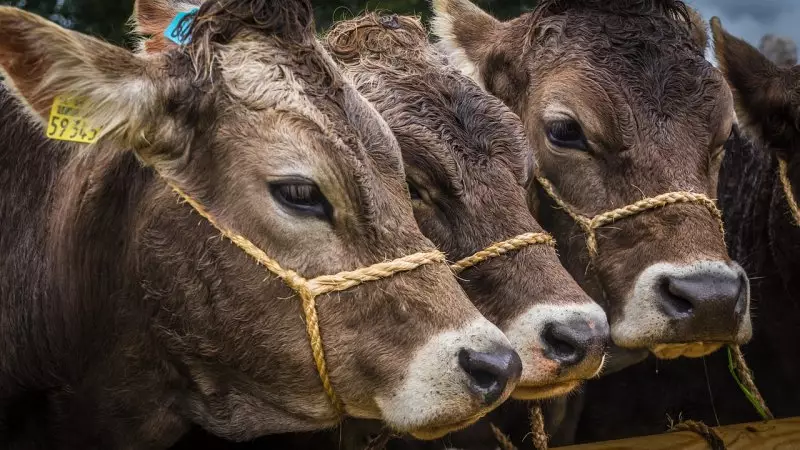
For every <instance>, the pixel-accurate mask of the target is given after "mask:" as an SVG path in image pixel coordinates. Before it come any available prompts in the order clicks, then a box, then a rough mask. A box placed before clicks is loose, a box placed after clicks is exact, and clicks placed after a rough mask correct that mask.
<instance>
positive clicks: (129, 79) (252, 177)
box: [0, 0, 521, 449]
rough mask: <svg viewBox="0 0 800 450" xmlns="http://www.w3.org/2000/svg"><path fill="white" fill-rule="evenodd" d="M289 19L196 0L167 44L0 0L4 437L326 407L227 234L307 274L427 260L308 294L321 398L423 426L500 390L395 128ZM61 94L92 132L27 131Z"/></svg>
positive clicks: (252, 7) (271, 280)
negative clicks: (131, 48)
mask: <svg viewBox="0 0 800 450" xmlns="http://www.w3.org/2000/svg"><path fill="white" fill-rule="evenodd" d="M312 22H313V21H312V11H311V6H310V3H309V2H308V1H306V0H298V1H278V0H270V1H267V0H253V1H249V2H248V1H211V2H208V3H207V4H205V5H203V7H202V8H201V9H200V11H199V13H198V17H197V19H196V20H195V22H194V24H193V26H192V28H191V34H190V38H191V42H190V43H189V44H188V45H187V46H185V47H183V48H180V49H176V50H172V51H169V52H166V53H164V54H159V55H155V56H148V57H141V56H136V55H133V54H131V53H129V52H128V51H126V50H123V49H120V48H117V47H113V46H111V45H108V44H105V43H102V42H100V41H98V40H96V39H93V38H89V37H87V36H84V35H81V34H78V33H74V32H71V31H67V30H64V29H62V28H61V27H59V26H57V25H55V24H52V23H49V22H47V21H45V20H43V19H41V18H39V17H38V16H35V15H32V14H30V13H26V12H24V11H21V10H19V9H16V8H8V7H2V8H0V68H2V69H3V75H4V76H5V77H6V83H8V85H10V86H13V87H14V89H15V92H16V94H17V95H18V97H19V99H21V100H23V101H24V107H23V106H22V105H20V104H19V103H18V101H17V100H16V99H14V98H12V97H11V96H9V95H8V93H7V92H6V91H5V89H3V90H2V91H0V102H2V109H0V111H2V117H0V192H2V197H1V198H0V213H1V214H2V216H1V217H2V220H3V230H4V232H3V233H2V234H0V253H2V254H3V258H2V259H1V260H0V299H2V300H0V322H2V326H0V345H1V346H2V347H0V353H2V355H3V357H2V358H0V443H2V444H3V446H4V447H11V448H56V449H58V448H70V449H71V448H103V449H106V448H164V447H167V446H169V445H171V443H173V442H174V441H175V440H177V439H178V438H179V437H180V436H181V435H182V434H183V433H184V432H185V431H186V430H187V429H188V427H189V426H190V425H192V424H198V425H200V426H202V427H204V428H205V429H208V430H210V431H211V432H213V433H215V434H218V435H220V436H224V437H227V438H230V439H234V440H241V439H250V438H253V437H256V436H259V435H262V434H266V433H274V432H285V431H291V430H311V429H317V428H324V427H329V426H332V425H334V424H336V423H337V422H338V421H339V420H340V418H341V415H340V412H339V411H337V410H336V408H335V403H334V402H333V398H332V395H331V394H326V391H325V390H324V389H323V385H322V383H321V380H320V376H321V372H322V370H320V369H317V370H315V364H314V360H313V359H312V354H311V350H310V348H309V341H308V340H309V338H308V337H307V335H306V326H305V325H306V324H304V320H303V316H304V314H303V310H301V305H300V302H299V300H298V299H297V298H295V295H294V293H293V291H292V289H290V288H289V287H288V286H287V284H285V283H284V282H282V281H280V280H279V279H278V278H277V277H274V276H271V275H270V274H269V273H267V272H266V270H265V268H264V267H259V265H258V264H257V263H256V262H254V261H253V260H252V259H251V258H250V257H249V256H248V254H245V252H243V251H242V249H248V252H249V254H252V255H258V251H259V250H258V249H259V248H260V249H264V250H266V253H267V254H268V255H269V256H270V257H273V258H275V259H276V260H277V261H278V262H279V264H281V265H283V266H284V267H288V268H292V269H295V270H297V271H298V272H297V273H299V274H303V275H305V276H308V277H309V278H310V277H314V276H319V275H325V274H334V273H337V272H340V271H343V270H352V269H355V268H358V267H363V266H370V265H372V264H374V263H376V262H381V261H386V260H392V259H394V258H399V257H403V256H404V255H409V254H415V253H417V252H421V251H422V252H428V253H429V254H431V255H434V256H430V257H428V262H430V264H425V263H424V262H421V263H419V264H423V265H422V266H420V267H416V266H417V265H419V264H411V263H410V262H406V263H403V261H395V262H394V263H392V264H393V265H394V266H398V267H406V268H407V269H414V268H415V267H416V269H415V270H412V271H408V272H406V273H399V274H396V275H395V276H393V277H386V276H385V275H386V268H387V267H388V266H387V265H379V266H373V269H372V271H371V272H370V274H371V276H373V277H377V278H383V279H380V280H378V281H372V282H367V283H366V284H364V285H363V286H358V287H355V288H352V289H348V290H341V291H340V292H338V293H336V294H335V295H322V296H320V297H319V298H318V299H317V306H316V310H317V311H318V318H319V325H320V328H321V332H322V341H323V343H324V350H325V362H327V372H328V373H329V376H330V380H331V382H332V387H333V394H335V395H336V396H337V398H338V399H339V401H340V402H341V404H342V405H343V406H342V407H343V409H344V413H346V414H350V415H356V416H359V417H366V418H375V419H380V420H383V421H386V422H387V423H389V424H390V425H391V426H393V427H395V428H397V429H399V430H405V431H408V432H411V433H413V434H415V435H417V436H422V437H435V436H437V435H441V434H442V433H444V432H447V431H449V430H451V429H453V428H456V427H459V426H463V425H465V424H468V423H470V422H472V421H474V420H476V419H477V418H478V417H480V416H481V415H483V414H485V413H486V412H487V411H488V410H490V409H491V408H493V407H494V406H496V405H497V404H498V403H499V402H501V401H502V400H504V399H505V398H506V397H507V396H508V395H509V394H510V392H511V391H512V390H513V388H514V387H515V385H516V381H517V380H518V378H519V375H520V371H521V364H520V360H519V357H518V356H517V355H516V353H515V352H514V351H513V350H512V349H511V347H510V344H509V342H508V340H507V339H506V338H505V337H504V336H503V335H502V333H501V332H500V331H499V330H498V329H497V328H496V327H495V326H494V325H492V324H490V323H489V322H488V321H487V320H486V319H485V318H483V317H482V316H481V315H480V314H479V313H478V311H477V310H476V309H475V308H474V306H473V305H472V304H471V303H470V302H469V301H468V299H467V297H466V296H465V295H464V292H463V290H462V289H461V288H460V287H459V286H458V284H457V282H456V280H455V278H454V277H453V275H452V273H451V272H450V270H449V269H448V268H447V267H446V266H445V265H443V264H440V263H436V261H437V257H436V256H435V255H438V253H431V252H430V249H431V248H432V244H431V242H430V241H429V240H428V239H426V238H425V237H424V236H423V235H422V234H421V233H420V231H419V228H418V227H417V225H416V223H415V222H414V218H413V211H412V206H411V202H410V199H409V196H408V191H407V189H406V184H405V174H404V171H403V167H402V160H401V158H400V152H399V148H398V146H397V142H396V140H395V139H394V137H393V136H392V134H391V132H390V130H389V128H388V126H387V125H386V123H385V122H384V121H383V120H382V119H381V117H380V115H379V114H378V113H377V112H376V111H375V110H374V109H373V108H372V107H371V106H370V105H369V104H368V103H367V102H366V101H365V100H364V99H363V98H362V97H361V96H360V95H359V94H358V93H357V92H356V91H355V89H354V88H353V87H352V85H351V84H350V83H349V82H348V81H346V80H345V79H344V78H343V77H342V76H341V74H340V72H339V71H338V69H337V68H336V67H335V65H334V63H333V62H332V60H331V59H330V57H329V56H328V55H327V53H325V52H324V50H323V49H322V48H321V47H320V46H319V44H318V43H317V41H316V39H315V36H314V32H313V24H312ZM44 44H46V45H44ZM63 95H68V96H71V97H75V98H79V99H81V98H82V99H84V100H85V104H84V107H83V111H82V114H83V115H84V116H85V118H86V120H88V122H90V123H92V124H94V125H96V126H101V127H103V128H102V129H103V132H102V133H101V134H100V137H99V140H98V141H97V142H96V143H95V144H93V145H89V146H86V147H81V146H79V145H77V144H72V143H70V144H61V143H56V142H54V141H48V140H46V139H45V138H44V136H43V134H42V133H43V131H45V130H48V129H49V128H50V127H51V126H53V124H52V122H50V121H46V120H39V119H45V118H47V117H48V112H49V111H50V109H51V106H52V105H53V103H54V98H56V96H63ZM28 116H33V117H34V118H35V119H36V120H34V121H31V120H30V118H29V117H28ZM56 125H58V124H57V123H56ZM126 149H131V150H132V151H126ZM141 163H144V165H142V164H141ZM170 185H171V186H173V187H174V188H176V189H179V190H180V191H181V192H184V193H185V195H186V196H187V197H186V198H187V201H189V200H188V199H191V201H192V202H194V203H192V205H193V207H194V209H195V210H196V211H197V212H200V213H201V214H204V215H206V216H207V217H208V218H209V220H206V219H204V218H203V217H201V216H199V215H198V214H195V213H194V211H193V210H192V207H190V205H187V204H185V203H182V202H179V201H177V200H178V198H179V197H177V196H176V193H175V192H173V189H171V188H170ZM212 219H213V220H214V226H212ZM215 227H216V228H215ZM230 229H233V230H235V234H234V232H233V231H230ZM224 230H228V231H227V233H226V234H227V235H229V236H231V237H234V238H235V239H236V243H237V245H232V243H231V242H229V241H228V240H222V239H219V232H220V231H224ZM246 239H249V241H248V240H246ZM237 246H239V247H241V248H242V249H240V248H237ZM254 249H255V250H254ZM423 256H424V255H423ZM262 262H263V258H262ZM401 263H402V264H401ZM271 267H272V266H271ZM272 270H274V271H276V272H277V271H278V269H276V268H274V267H273V269H272ZM282 273H283V276H284V279H285V280H287V281H286V283H288V284H290V285H292V286H295V290H297V291H299V292H300V293H303V295H304V296H306V297H307V294H305V293H307V292H309V291H308V290H307V288H306V287H297V286H299V284H298V283H300V281H298V280H299V275H297V273H293V272H292V273H287V272H282ZM351 279H353V276H350V275H348V274H343V275H342V276H341V277H339V278H335V277H334V278H333V280H344V281H338V282H337V281H334V283H340V284H344V285H348V284H347V283H346V282H348V281H349V280H351ZM323 281H324V280H322V281H321V282H323ZM306 297H304V298H306ZM312 309H314V308H312ZM306 317H307V318H310V317H311V316H309V315H308V313H307V312H306ZM307 320H310V319H307ZM310 328H312V326H311V322H309V329H310ZM318 372H320V373H318Z"/></svg>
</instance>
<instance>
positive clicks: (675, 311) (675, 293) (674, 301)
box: [658, 277, 694, 317]
mask: <svg viewBox="0 0 800 450" xmlns="http://www.w3.org/2000/svg"><path fill="white" fill-rule="evenodd" d="M658 290H659V294H660V295H659V297H660V298H661V305H662V306H663V308H664V310H665V312H666V313H667V314H668V315H670V316H672V317H686V316H689V315H691V314H692V313H693V312H694V305H693V304H692V302H691V300H689V299H688V298H686V297H688V295H687V293H686V292H685V290H683V289H681V288H680V286H679V285H678V284H677V283H675V282H674V280H673V279H672V278H670V277H665V278H664V279H663V280H661V282H660V283H659V284H658Z"/></svg>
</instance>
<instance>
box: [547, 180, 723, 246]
mask: <svg viewBox="0 0 800 450" xmlns="http://www.w3.org/2000/svg"><path fill="white" fill-rule="evenodd" d="M536 180H537V181H538V182H539V184H540V185H541V186H542V188H543V189H544V191H545V192H546V193H547V195H548V196H550V198H552V199H553V201H554V202H556V204H557V205H558V206H559V207H560V208H561V209H562V210H564V211H565V212H566V213H567V214H568V215H569V216H570V217H571V218H572V220H574V221H575V223H577V224H578V226H580V227H581V228H582V229H583V231H584V233H586V248H587V249H588V251H589V256H590V257H593V256H597V254H598V252H599V250H598V246H597V230H598V229H599V228H601V227H604V226H606V225H609V224H611V223H614V222H616V221H617V220H621V219H625V218H628V217H631V216H635V215H637V214H640V213H643V212H645V211H649V210H652V209H657V208H663V207H665V206H669V205H675V204H679V203H697V204H699V205H702V206H704V207H705V208H706V209H707V210H708V211H709V212H710V213H711V215H712V216H713V217H714V218H715V219H716V220H717V222H718V223H719V229H720V232H721V233H722V236H723V239H724V237H725V226H724V225H723V222H722V213H721V212H720V210H719V208H717V204H716V203H715V202H714V200H712V199H711V198H709V197H708V196H706V195H704V194H697V193H694V192H686V191H675V192H667V193H666V194H660V195H656V196H655V197H648V198H644V199H642V200H639V201H637V202H634V203H631V204H630V205H625V206H623V207H620V208H617V209H612V210H610V211H606V212H602V213H600V214H597V215H596V216H594V217H587V216H584V215H583V214H580V213H579V212H577V211H576V210H575V208H573V207H572V206H571V205H570V204H569V203H567V202H566V201H564V199H563V198H561V196H560V195H558V193H557V192H556V190H555V187H554V186H553V184H552V183H551V182H550V180H548V179H547V178H544V177H541V176H539V177H536Z"/></svg>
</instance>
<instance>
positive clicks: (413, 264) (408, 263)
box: [162, 177, 445, 415]
mask: <svg viewBox="0 0 800 450" xmlns="http://www.w3.org/2000/svg"><path fill="white" fill-rule="evenodd" d="M162 178H163V177H162ZM164 180H165V182H166V183H167V184H168V185H169V187H170V188H172V190H173V191H175V192H176V193H177V194H178V196H180V197H181V198H182V199H183V200H184V201H185V202H186V203H188V204H189V205H190V206H191V207H192V208H193V209H194V210H195V211H197V213H198V214H200V215H201V216H202V217H203V218H205V219H206V220H207V221H208V222H209V223H210V224H211V225H212V226H213V227H214V228H216V229H217V230H218V231H219V232H220V233H221V234H222V235H223V236H225V237H226V238H228V239H229V240H230V241H231V242H233V244H234V245H236V246H237V247H239V248H240V249H241V250H242V251H244V252H245V253H246V254H247V255H249V256H250V257H252V258H253V259H255V260H256V262H257V263H258V264H260V265H262V266H263V267H264V268H266V269H267V270H268V271H270V272H272V273H273V274H275V275H276V276H277V277H278V278H280V279H281V280H282V281H283V282H284V283H285V284H286V285H287V286H289V287H290V288H291V289H292V290H294V291H295V292H296V293H297V295H298V296H299V297H300V300H301V302H302V308H303V314H304V316H305V322H306V332H307V334H308V340H309V343H310V345H311V352H312V355H313V357H314V363H315V364H316V366H317V372H318V374H319V377H320V380H321V381H322V386H323V388H324V389H325V393H326V394H327V395H328V398H329V399H330V402H331V404H332V405H333V407H334V408H335V409H336V411H337V412H338V413H339V414H340V415H344V413H345V408H344V404H343V403H342V401H341V399H339V397H338V396H337V395H336V392H335V391H334V389H333V386H332V384H331V380H330V375H329V374H328V366H327V364H326V362H325V352H324V349H323V344H322V338H321V336H320V330H319V320H318V317H317V307H316V298H317V297H318V296H320V295H324V294H328V293H331V292H338V291H344V290H346V289H350V288H352V287H355V286H358V285H359V284H362V283H365V282H368V281H376V280H380V279H383V278H389V277H391V276H394V275H396V274H398V273H401V272H407V271H410V270H414V269H416V268H418V267H421V266H424V265H426V264H433V263H443V262H444V261H445V257H444V254H443V253H442V252H440V251H438V250H427V251H421V252H418V253H414V254H411V255H407V256H403V257H400V258H397V259H394V260H391V261H385V262H380V263H377V264H373V265H371V266H366V267H361V268H358V269H356V270H353V271H346V272H339V273H337V274H334V275H321V276H318V277H315V278H310V279H309V278H305V277H303V276H302V275H300V274H298V273H297V272H295V271H294V270H291V269H286V268H284V267H282V266H281V265H280V264H279V263H278V262H277V261H276V260H274V259H273V258H270V257H269V256H268V255H267V254H266V253H265V252H264V251H263V250H261V249H260V248H259V247H258V246H256V245H255V244H253V243H252V242H251V241H250V240H249V239H247V238H246V237H244V236H242V235H241V234H239V233H236V232H234V231H233V230H231V229H230V228H228V227H226V226H225V225H223V224H221V223H220V222H219V221H218V220H217V219H216V218H215V217H214V216H213V215H211V213H209V212H208V211H207V210H206V209H205V207H203V205H201V204H200V203H199V202H198V201H196V200H195V199H193V198H192V197H191V196H189V195H188V194H186V193H185V192H184V191H183V190H182V189H180V188H179V187H178V186H176V185H175V184H174V183H172V182H171V181H170V180H168V179H166V178H164Z"/></svg>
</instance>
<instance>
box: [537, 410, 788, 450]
mask: <svg viewBox="0 0 800 450" xmlns="http://www.w3.org/2000/svg"><path fill="white" fill-rule="evenodd" d="M714 430H715V431H716V432H717V433H719V435H720V436H721V437H722V440H724V441H725V445H726V447H727V448H728V450H756V449H757V450H790V449H792V450H793V449H800V417H792V418H789V419H778V420H771V421H769V422H754V423H745V424H739V425H727V426H724V427H717V428H714ZM709 448H711V447H710V446H709V445H708V443H707V442H706V440H705V439H703V437H702V436H700V435H699V434H696V433H693V432H691V431H679V432H672V433H665V434H657V435H654V436H643V437H636V438H629V439H621V440H618V441H607V442H597V443H593V444H582V445H571V446H568V447H558V449H553V450H708V449H709Z"/></svg>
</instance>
